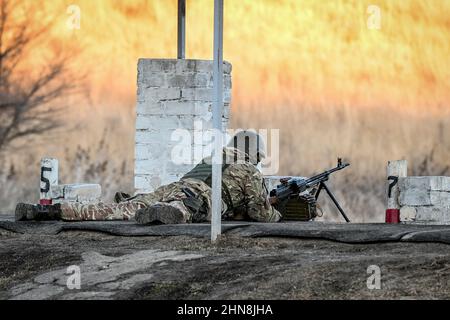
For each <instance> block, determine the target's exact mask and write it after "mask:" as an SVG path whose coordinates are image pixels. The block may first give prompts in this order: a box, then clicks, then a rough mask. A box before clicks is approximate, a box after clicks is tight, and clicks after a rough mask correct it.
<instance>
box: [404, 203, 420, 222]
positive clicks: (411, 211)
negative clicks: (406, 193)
mask: <svg viewBox="0 0 450 320" xmlns="http://www.w3.org/2000/svg"><path fill="white" fill-rule="evenodd" d="M416 216H417V209H416V207H401V208H400V222H413V221H416Z"/></svg>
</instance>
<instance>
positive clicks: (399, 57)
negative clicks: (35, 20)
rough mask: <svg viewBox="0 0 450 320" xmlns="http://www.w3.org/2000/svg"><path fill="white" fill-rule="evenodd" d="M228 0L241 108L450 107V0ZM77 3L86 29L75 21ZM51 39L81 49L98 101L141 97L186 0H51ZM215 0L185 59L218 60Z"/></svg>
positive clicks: (47, 7) (191, 1) (205, 8)
mask: <svg viewBox="0 0 450 320" xmlns="http://www.w3.org/2000/svg"><path fill="white" fill-rule="evenodd" d="M373 2H374V1H373V0H353V1H350V0H348V1H344V0H342V1H338V0H324V1H316V0H302V1H300V0H283V1H275V0H262V1H255V0H225V35H224V47H225V59H226V60H228V61H230V62H231V63H232V64H233V95H234V96H233V108H234V109H236V108H245V107H247V106H255V105H261V106H264V107H271V106H273V105H292V106H311V107H325V106H339V105H344V106H355V107H378V106H388V107H394V108H401V109H404V110H409V111H413V110H419V109H422V108H428V109H435V108H439V109H440V110H442V109H443V108H448V107H449V104H448V101H449V98H450V59H449V57H450V16H449V14H448V13H449V12H450V1H445V0H429V1H421V0H401V1H395V0H377V1H375V2H376V4H377V6H378V7H379V8H380V10H381V11H380V12H381V16H380V17H381V25H380V28H381V29H379V30H371V29H369V28H368V27H367V21H368V19H369V17H370V13H368V11H367V10H368V6H369V5H370V4H372V3H373ZM70 4H76V5H78V6H79V7H80V9H81V21H80V22H81V24H80V26H81V29H79V30H69V29H68V28H67V26H66V21H67V19H68V18H69V15H68V14H67V12H66V9H67V7H68V6H69V5H70ZM42 5H43V6H44V11H45V12H47V13H48V14H49V16H53V17H55V18H56V19H57V23H56V24H55V26H54V29H53V30H52V35H51V36H50V39H49V41H51V42H52V43H53V44H54V45H62V46H63V47H64V48H68V50H69V48H83V53H82V56H81V57H80V58H79V59H78V60H77V61H76V63H77V64H78V65H79V66H80V68H88V69H89V76H88V80H87V81H88V84H89V87H90V88H91V92H92V97H93V103H94V104H95V105H118V106H133V105H134V101H135V91H136V85H135V82H136V64H137V60H138V58H141V57H146V58H170V57H175V56H176V0H127V1H112V0H96V1H92V0H76V1H67V0H48V1H45V2H43V4H42ZM212 14H213V1H210V0H188V1H187V58H194V59H195V58H202V59H210V58H211V57H212V26H213V17H212Z"/></svg>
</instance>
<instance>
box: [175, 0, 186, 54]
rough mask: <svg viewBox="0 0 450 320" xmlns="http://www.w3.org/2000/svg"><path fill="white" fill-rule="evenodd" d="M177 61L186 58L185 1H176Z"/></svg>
mask: <svg viewBox="0 0 450 320" xmlns="http://www.w3.org/2000/svg"><path fill="white" fill-rule="evenodd" d="M177 48H178V53H177V58H178V59H184V58H185V57H186V0H178V47H177Z"/></svg>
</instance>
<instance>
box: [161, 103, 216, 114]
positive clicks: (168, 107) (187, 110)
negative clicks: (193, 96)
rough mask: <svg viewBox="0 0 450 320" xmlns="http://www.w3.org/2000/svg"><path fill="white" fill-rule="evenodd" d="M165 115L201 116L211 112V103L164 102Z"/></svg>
mask: <svg viewBox="0 0 450 320" xmlns="http://www.w3.org/2000/svg"><path fill="white" fill-rule="evenodd" d="M163 106H164V107H163V113H164V114H165V115H190V116H201V115H205V114H208V112H211V108H212V103H211V102H199V101H166V102H163Z"/></svg>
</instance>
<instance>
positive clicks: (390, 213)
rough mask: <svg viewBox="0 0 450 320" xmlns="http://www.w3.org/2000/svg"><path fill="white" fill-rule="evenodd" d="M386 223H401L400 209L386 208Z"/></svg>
mask: <svg viewBox="0 0 450 320" xmlns="http://www.w3.org/2000/svg"><path fill="white" fill-rule="evenodd" d="M386 223H400V209H386Z"/></svg>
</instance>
